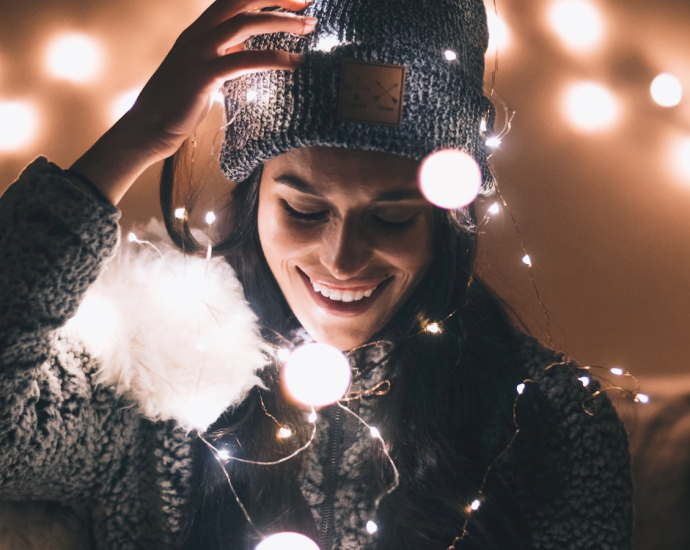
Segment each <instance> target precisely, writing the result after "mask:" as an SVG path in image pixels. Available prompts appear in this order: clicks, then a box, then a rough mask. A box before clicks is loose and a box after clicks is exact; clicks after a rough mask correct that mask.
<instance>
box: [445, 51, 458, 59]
mask: <svg viewBox="0 0 690 550" xmlns="http://www.w3.org/2000/svg"><path fill="white" fill-rule="evenodd" d="M444 55H445V56H446V59H447V60H448V61H455V60H456V59H457V58H458V54H456V53H455V52H454V51H453V50H446V51H445V52H444Z"/></svg>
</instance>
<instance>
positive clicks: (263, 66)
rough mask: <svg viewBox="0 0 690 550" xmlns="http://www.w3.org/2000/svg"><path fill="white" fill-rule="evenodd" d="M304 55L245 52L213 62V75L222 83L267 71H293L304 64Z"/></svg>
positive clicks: (275, 52)
mask: <svg viewBox="0 0 690 550" xmlns="http://www.w3.org/2000/svg"><path fill="white" fill-rule="evenodd" d="M303 60H304V57H303V55H302V54H295V53H290V52H285V51H282V50H244V51H241V52H237V53H233V54H232V55H226V56H223V57H218V58H216V59H213V60H211V62H210V63H211V66H212V67H213V73H214V74H215V75H216V78H218V79H219V80H220V81H226V80H232V79H234V78H238V77H240V76H243V75H246V74H250V73H256V72H259V71H266V70H271V69H274V70H282V71H292V70H295V69H296V68H297V67H299V66H300V65H301V64H302V61H303Z"/></svg>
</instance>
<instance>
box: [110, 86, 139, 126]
mask: <svg viewBox="0 0 690 550" xmlns="http://www.w3.org/2000/svg"><path fill="white" fill-rule="evenodd" d="M140 92H141V90H140V89H139V88H136V89H132V90H128V91H126V92H124V93H122V94H120V95H119V96H117V97H116V98H115V101H113V102H112V103H111V104H110V121H111V122H113V123H115V122H117V121H118V120H120V119H121V118H122V115H124V114H125V113H126V112H127V111H129V110H130V109H131V108H132V107H133V106H134V103H136V101H137V98H138V97H139V93H140Z"/></svg>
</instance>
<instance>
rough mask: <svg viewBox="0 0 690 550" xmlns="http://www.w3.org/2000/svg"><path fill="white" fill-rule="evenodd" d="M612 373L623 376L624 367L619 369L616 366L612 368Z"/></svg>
mask: <svg viewBox="0 0 690 550" xmlns="http://www.w3.org/2000/svg"><path fill="white" fill-rule="evenodd" d="M611 374H615V375H616V376H623V369H619V368H618V367H614V368H612V369H611Z"/></svg>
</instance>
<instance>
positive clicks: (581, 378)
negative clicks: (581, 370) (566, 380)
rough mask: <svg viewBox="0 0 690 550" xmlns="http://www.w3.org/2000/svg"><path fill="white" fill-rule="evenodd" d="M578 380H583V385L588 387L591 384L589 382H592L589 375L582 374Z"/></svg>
mask: <svg viewBox="0 0 690 550" xmlns="http://www.w3.org/2000/svg"><path fill="white" fill-rule="evenodd" d="M578 380H579V381H580V382H582V385H583V386H585V387H586V386H589V382H590V380H589V376H581V377H580V378H578Z"/></svg>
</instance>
